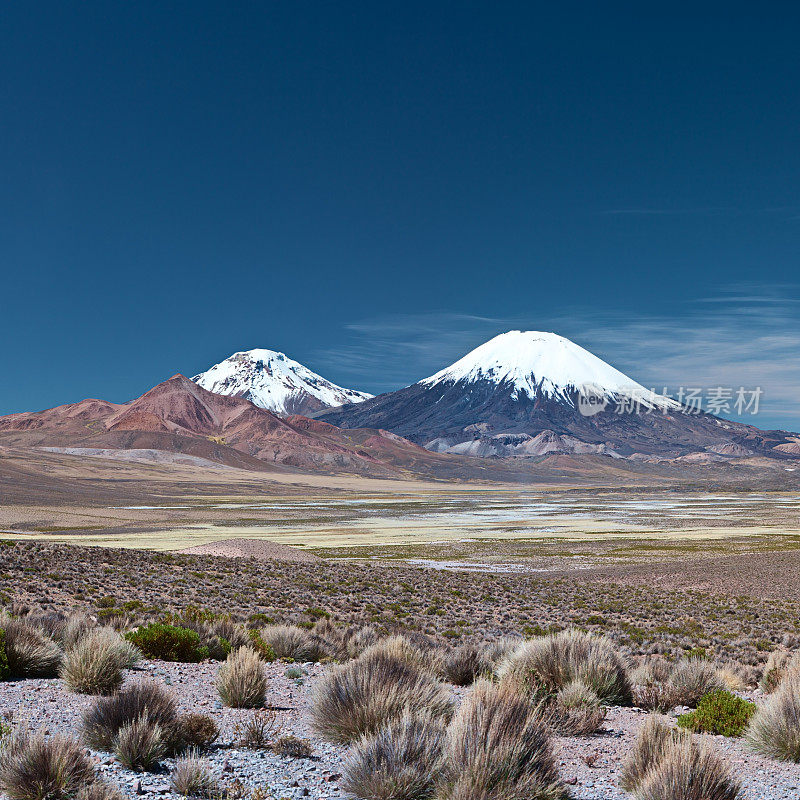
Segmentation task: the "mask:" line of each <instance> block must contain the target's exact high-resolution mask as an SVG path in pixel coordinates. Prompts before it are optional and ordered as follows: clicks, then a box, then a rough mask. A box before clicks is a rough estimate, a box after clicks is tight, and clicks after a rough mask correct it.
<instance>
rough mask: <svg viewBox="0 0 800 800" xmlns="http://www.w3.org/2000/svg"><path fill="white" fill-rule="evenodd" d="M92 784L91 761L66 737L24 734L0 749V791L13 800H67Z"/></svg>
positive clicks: (76, 744)
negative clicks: (0, 789)
mask: <svg viewBox="0 0 800 800" xmlns="http://www.w3.org/2000/svg"><path fill="white" fill-rule="evenodd" d="M93 780H94V766H93V765H92V762H91V761H90V760H89V757H88V756H87V755H86V753H85V752H84V750H83V748H82V747H81V746H80V745H79V744H78V743H77V742H76V741H75V740H74V739H70V738H68V737H66V736H60V735H58V736H52V737H50V738H47V739H46V738H45V736H44V734H43V733H35V734H32V733H29V732H21V733H17V734H14V735H13V736H10V737H8V738H6V739H5V740H4V741H3V744H2V746H0V788H2V790H3V791H4V792H5V794H6V795H7V796H8V797H9V798H11V800H68V798H74V797H75V796H76V795H77V794H78V792H79V791H80V789H81V788H82V787H84V786H85V785H87V784H89V783H91V782H92V781H93Z"/></svg>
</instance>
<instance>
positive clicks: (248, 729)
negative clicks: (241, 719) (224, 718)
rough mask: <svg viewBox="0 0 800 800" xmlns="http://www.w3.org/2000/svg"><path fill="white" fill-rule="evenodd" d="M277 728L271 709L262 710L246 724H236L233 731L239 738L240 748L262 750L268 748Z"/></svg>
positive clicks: (274, 714) (275, 716)
mask: <svg viewBox="0 0 800 800" xmlns="http://www.w3.org/2000/svg"><path fill="white" fill-rule="evenodd" d="M279 728H280V725H279V723H278V715H277V714H276V713H275V712H274V711H273V710H272V709H267V708H262V709H259V710H258V711H256V712H255V713H254V714H253V715H252V716H251V717H250V718H249V719H248V720H247V722H245V723H243V724H238V725H237V726H236V728H235V730H236V732H237V734H238V735H239V737H240V739H239V742H240V744H241V745H242V747H252V748H253V749H255V750H263V749H265V748H267V747H270V745H271V744H272V740H273V738H274V737H275V734H276V733H277V732H278V730H279Z"/></svg>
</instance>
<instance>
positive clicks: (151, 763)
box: [114, 713, 168, 772]
mask: <svg viewBox="0 0 800 800" xmlns="http://www.w3.org/2000/svg"><path fill="white" fill-rule="evenodd" d="M167 749H168V748H167V742H166V739H165V736H164V731H162V729H161V726H160V725H159V724H158V723H157V722H153V721H152V720H151V719H150V718H149V716H148V715H147V713H145V714H144V715H143V716H141V717H139V718H137V719H135V720H133V722H128V723H126V724H125V725H123V726H122V727H121V728H120V729H119V733H117V735H116V737H115V738H114V754H115V755H116V756H117V758H118V759H119V760H120V762H121V763H122V764H123V765H124V766H126V767H127V768H128V769H133V770H141V771H144V772H152V771H153V770H154V769H155V768H156V767H157V766H158V762H159V761H160V760H161V759H162V758H163V757H164V756H165V755H166V754H167Z"/></svg>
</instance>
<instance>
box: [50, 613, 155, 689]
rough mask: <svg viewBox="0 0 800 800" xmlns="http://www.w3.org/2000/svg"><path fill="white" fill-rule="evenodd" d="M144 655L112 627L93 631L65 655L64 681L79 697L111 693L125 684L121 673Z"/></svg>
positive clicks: (63, 666) (62, 670) (63, 665)
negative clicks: (81, 695) (80, 695)
mask: <svg viewBox="0 0 800 800" xmlns="http://www.w3.org/2000/svg"><path fill="white" fill-rule="evenodd" d="M140 656H141V654H140V653H139V651H138V650H137V649H136V647H134V646H133V645H132V644H131V643H130V642H126V641H125V640H124V639H123V638H122V637H121V636H120V635H119V634H118V633H116V631H113V630H111V629H110V628H98V629H96V630H93V631H90V632H89V633H87V634H86V635H84V636H83V637H82V638H81V639H79V640H78V641H77V642H76V643H75V644H74V645H72V646H71V647H70V648H69V649H68V650H67V651H66V653H65V654H64V660H63V662H62V664H61V673H60V674H61V678H62V679H63V681H64V683H65V684H66V686H67V688H68V689H70V690H72V691H73V692H78V693H79V694H111V693H112V692H115V691H116V690H117V689H119V687H120V686H121V685H122V680H123V675H122V670H123V669H124V668H126V667H131V666H133V665H134V664H135V663H136V662H137V661H138V659H139V657H140Z"/></svg>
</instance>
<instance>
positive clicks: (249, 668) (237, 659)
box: [217, 647, 267, 708]
mask: <svg viewBox="0 0 800 800" xmlns="http://www.w3.org/2000/svg"><path fill="white" fill-rule="evenodd" d="M217 691H219V696H220V697H221V698H222V702H223V703H225V705H226V706H229V707H231V708H260V707H261V706H263V705H264V698H265V697H266V695H267V676H266V674H265V673H264V668H263V665H262V664H261V659H260V658H259V657H258V653H256V651H255V650H253V649H252V648H250V647H240V648H239V649H238V650H235V651H234V652H232V653H231V654H230V655H229V656H228V658H227V659H226V660H225V663H224V664H223V665H222V666H221V667H220V668H219V672H218V674H217Z"/></svg>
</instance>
